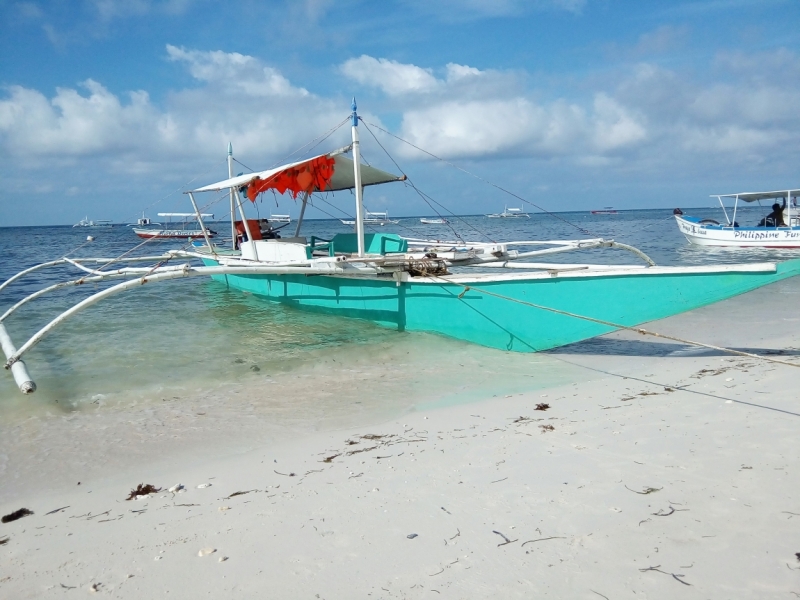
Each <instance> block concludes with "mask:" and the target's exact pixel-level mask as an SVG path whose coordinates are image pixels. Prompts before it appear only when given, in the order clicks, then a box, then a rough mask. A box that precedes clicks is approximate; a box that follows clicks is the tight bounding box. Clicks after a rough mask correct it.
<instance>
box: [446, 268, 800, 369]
mask: <svg viewBox="0 0 800 600" xmlns="http://www.w3.org/2000/svg"><path fill="white" fill-rule="evenodd" d="M432 278H433V279H440V280H441V281H442V282H446V283H449V284H451V285H458V286H461V287H463V288H464V291H462V292H461V293H460V294H459V295H458V297H459V298H463V297H464V294H466V293H467V292H470V291H472V292H478V293H480V294H486V295H487V296H494V297H495V298H500V299H501V300H509V301H511V302H516V303H517V304H523V305H525V306H530V307H533V308H538V309H540V310H546V311H549V312H552V313H556V314H559V315H565V316H567V317H573V318H575V319H582V320H584V321H590V322H592V323H598V324H600V325H607V326H609V327H614V328H615V329H625V330H627V331H633V332H634V333H639V334H641V335H651V336H653V337H657V338H662V339H665V340H670V341H673V342H680V343H681V344H688V345H691V346H699V347H700V348H708V349H709V350H717V351H719V352H725V353H726V354H734V355H737V356H746V357H748V358H755V359H759V360H765V361H767V362H772V363H776V364H780V365H788V366H790V367H800V363H792V362H788V361H785V360H779V359H777V358H770V357H768V356H763V355H761V354H754V353H752V352H743V351H741V350H733V349H732V348H725V347H723V346H715V345H713V344H706V343H703V342H695V341H694V340H688V339H685V338H680V337H677V336H674V335H667V334H664V333H658V332H656V331H649V330H647V329H643V328H641V327H631V326H629V325H621V324H620V323H614V322H612V321H605V320H603V319H595V318H594V317H587V316H586V315H579V314H577V313H572V312H569V311H566V310H560V309H558V308H552V307H550V306H543V305H541V304H535V303H533V302H527V301H525V300H519V299H517V298H512V297H510V296H504V295H502V294H497V293H495V292H490V291H488V290H483V289H480V288H476V287H472V286H471V285H466V284H463V283H457V282H454V281H449V280H447V279H444V278H440V277H438V278H437V277H435V276H434V277H432Z"/></svg>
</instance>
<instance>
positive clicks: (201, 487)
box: [197, 483, 211, 490]
mask: <svg viewBox="0 0 800 600" xmlns="http://www.w3.org/2000/svg"><path fill="white" fill-rule="evenodd" d="M209 487H211V484H210V483H201V484H200V485H198V486H197V489H198V490H202V489H205V488H209Z"/></svg>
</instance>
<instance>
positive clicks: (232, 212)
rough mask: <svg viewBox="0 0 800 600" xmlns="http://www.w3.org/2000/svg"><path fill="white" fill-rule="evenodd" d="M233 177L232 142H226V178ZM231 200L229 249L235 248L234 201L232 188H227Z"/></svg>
mask: <svg viewBox="0 0 800 600" xmlns="http://www.w3.org/2000/svg"><path fill="white" fill-rule="evenodd" d="M232 177H233V144H231V143H230V142H228V178H229V179H230V178H232ZM228 195H229V196H230V200H231V249H232V250H236V203H235V200H234V198H233V188H230V189H229V190H228Z"/></svg>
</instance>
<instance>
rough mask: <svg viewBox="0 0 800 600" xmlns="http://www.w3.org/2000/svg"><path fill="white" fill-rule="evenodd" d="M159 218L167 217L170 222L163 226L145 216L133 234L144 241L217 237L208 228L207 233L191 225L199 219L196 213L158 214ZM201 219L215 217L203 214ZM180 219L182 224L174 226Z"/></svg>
mask: <svg viewBox="0 0 800 600" xmlns="http://www.w3.org/2000/svg"><path fill="white" fill-rule="evenodd" d="M158 216H159V217H167V218H168V219H169V221H168V222H167V224H166V225H162V224H161V223H154V222H152V221H150V219H148V218H147V217H145V216H144V215H143V216H142V218H141V219H139V222H138V224H137V226H136V227H134V228H133V232H134V233H135V234H136V235H138V236H139V237H140V238H142V239H159V240H165V239H174V240H195V239H199V238H202V237H204V236H206V235H207V236H208V237H210V238H212V237H215V236H216V235H217V232H216V231H213V230H211V229H208V228H206V230H205V233H204V232H203V230H202V229H201V228H199V227H198V226H196V225H191V224H190V223H191V220H193V219H197V218H198V215H197V214H196V213H174V212H168V213H158ZM199 216H200V218H209V219H213V218H214V215H213V214H211V213H201V214H200V215H199ZM173 218H179V219H181V220H182V222H181V223H178V224H173V223H172V219H173Z"/></svg>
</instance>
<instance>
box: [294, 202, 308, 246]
mask: <svg viewBox="0 0 800 600" xmlns="http://www.w3.org/2000/svg"><path fill="white" fill-rule="evenodd" d="M308 195H309V192H305V193H304V194H303V205H302V206H301V207H300V216H299V217H298V218H297V227H296V228H295V230H294V237H297V236H299V235H300V227H302V225H303V215H304V214H306V204H308Z"/></svg>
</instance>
